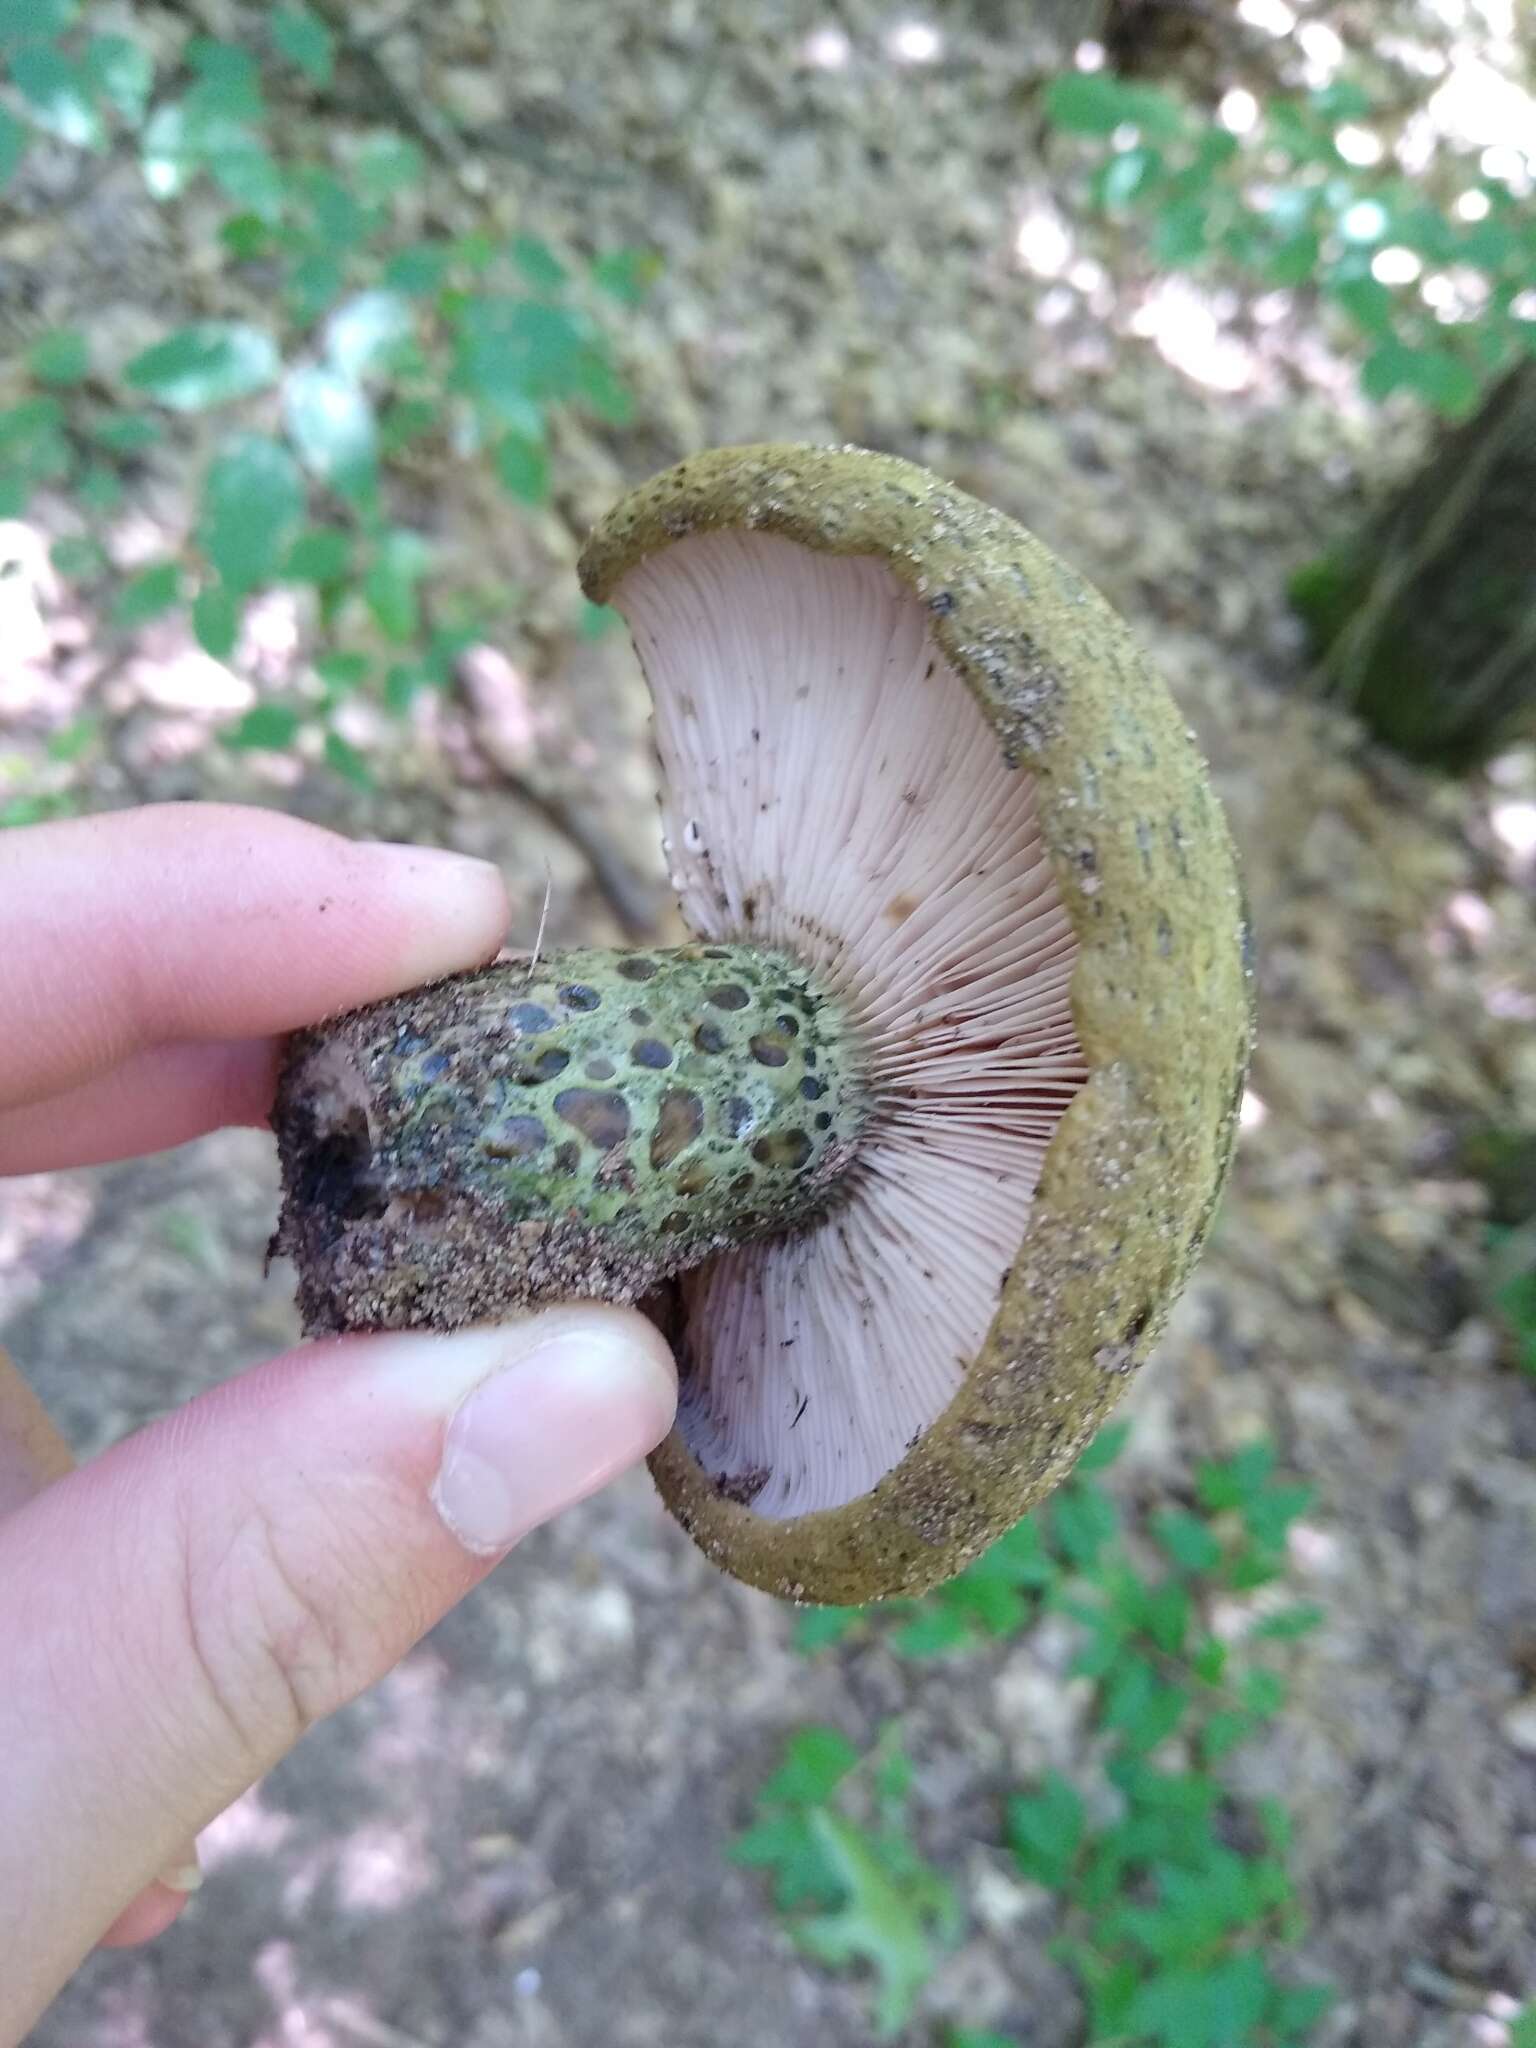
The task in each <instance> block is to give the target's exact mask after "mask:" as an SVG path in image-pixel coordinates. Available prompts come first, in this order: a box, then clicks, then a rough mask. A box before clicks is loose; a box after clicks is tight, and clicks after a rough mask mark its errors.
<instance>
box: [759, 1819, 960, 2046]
mask: <svg viewBox="0 0 1536 2048" xmlns="http://www.w3.org/2000/svg"><path fill="white" fill-rule="evenodd" d="M809 1818H810V1827H811V1832H812V1835H813V1836H814V1838H815V1840H816V1841H817V1843H818V1844H819V1846H820V1847H821V1849H822V1850H823V1852H824V1853H825V1855H826V1858H827V1861H828V1863H829V1864H830V1865H831V1867H832V1869H833V1870H834V1871H835V1872H836V1874H837V1876H838V1878H839V1879H840V1880H841V1882H842V1884H843V1886H844V1888H845V1890H846V1892H847V1898H846V1900H845V1902H844V1903H843V1904H842V1905H840V1906H837V1907H834V1908H832V1909H830V1910H829V1911H827V1912H825V1913H821V1914H818V1915H817V1916H816V1917H815V1918H814V1919H810V1920H806V1921H803V1922H802V1923H801V1924H800V1925H799V1926H798V1927H796V1928H795V1930H794V1933H795V1939H796V1941H797V1942H798V1943H799V1945H800V1946H801V1947H802V1948H804V1949H805V1950H806V1951H807V1953H809V1954H810V1955H813V1956H814V1957H815V1958H816V1959H817V1961H818V1962H821V1963H825V1964H828V1965H829V1966H830V1967H831V1968H833V1969H842V1968H845V1967H846V1966H847V1965H848V1964H850V1963H865V1964H867V1965H868V1966H869V1968H870V1969H871V1970H872V1971H873V1972H874V1975H875V1978H876V1981H877V1986H878V1990H877V1995H876V2000H875V2013H874V2024H875V2031H876V2033H877V2034H878V2035H880V2036H881V2037H882V2038H887V2039H888V2038H889V2037H890V2036H891V2035H893V2034H896V2033H898V2032H899V2031H900V2029H901V2028H902V2027H903V2026H904V2025H905V2024H906V2022H907V2019H908V2018H909V2017H910V2015H911V2012H912V2009H913V2007H914V2006H915V2004H916V2003H917V1997H918V1994H919V1992H920V1991H921V1990H922V1989H923V1987H924V1985H925V1984H926V1983H927V1982H928V1979H929V1978H930V1977H931V1976H932V1975H933V1972H934V1969H935V1967H936V1964H937V1957H936V1954H935V1950H934V1944H933V1941H932V1938H931V1935H930V1928H931V1926H932V1923H933V1921H934V1920H935V1918H936V1917H938V1916H939V1915H940V1914H941V1913H942V1912H943V1910H944V1904H945V1903H946V1900H945V1894H946V1892H947V1887H945V1886H944V1885H943V1884H942V1881H941V1880H940V1879H938V1877H937V1876H936V1874H933V1873H925V1880H924V1881H922V1882H913V1881H911V1880H910V1879H909V1880H908V1881H906V1882H901V1881H898V1880H895V1879H893V1877H892V1875H891V1873H890V1872H889V1870H888V1869H887V1868H886V1867H885V1865H884V1864H883V1863H882V1861H881V1859H880V1857H879V1854H878V1853H877V1851H876V1849H875V1848H874V1846H873V1844H872V1843H871V1841H870V1838H869V1837H868V1836H867V1835H865V1834H864V1833H863V1832H862V1830H861V1829H859V1828H856V1827H855V1826H854V1825H853V1823H852V1822H851V1821H847V1820H844V1819H843V1818H842V1816H841V1815H840V1814H835V1813H829V1812H828V1811H827V1810H826V1808H825V1807H816V1808H814V1809H813V1810H812V1812H811V1814H810V1817H809Z"/></svg>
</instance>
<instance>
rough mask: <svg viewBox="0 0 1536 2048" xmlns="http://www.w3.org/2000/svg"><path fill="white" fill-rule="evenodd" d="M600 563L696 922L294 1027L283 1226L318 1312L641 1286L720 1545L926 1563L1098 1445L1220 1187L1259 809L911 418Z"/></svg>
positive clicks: (679, 1487) (470, 1312)
mask: <svg viewBox="0 0 1536 2048" xmlns="http://www.w3.org/2000/svg"><path fill="white" fill-rule="evenodd" d="M580 573H581V579H582V584H583V587H584V589H585V590H586V592H587V595H588V596H589V597H590V598H591V599H592V600H593V601H594V602H596V603H612V604H613V605H615V606H616V607H617V608H618V609H619V610H620V611H621V612H622V614H623V615H624V617H625V619H626V620H627V622H628V624H629V626H630V628H631V631H632V633H633V636H634V639H635V643H636V646H637V649H638V651H639V654H640V658H641V662H642V665H643V667H644V670H645V674H646V677H647V680H648V683H649V685H650V690H651V694H652V697H653V700H654V706H655V732H656V743H657V750H658V753H659V757H660V765H661V772H662V784H663V792H664V794H663V798H662V805H663V814H664V821H665V827H666V845H667V851H668V856H669V860H670V863H671V870H672V873H671V879H672V882H673V886H674V887H675V889H676V891H677V894H678V897H679V901H680V904H681V907H682V911H683V915H684V917H685V919H686V920H687V922H688V924H689V926H690V927H691V929H692V930H693V932H694V933H695V934H696V936H697V942H696V943H694V944H690V945H687V946H683V947H680V948H676V949H672V950H670V951H666V950H650V951H645V952H641V953H625V952H621V951H608V950H600V949H582V950H579V951H573V952H567V953H563V954H558V955H555V956H553V957H551V958H547V959H544V960H541V961H537V962H533V961H526V960H525V961H518V962H513V963H511V964H503V965H499V966H495V967H491V968H488V969H485V970H482V971H480V972H478V973H474V974H470V975H466V976H460V977H458V978H456V979H454V980H451V981H447V982H444V983H441V984H439V985H437V986H436V987H434V988H432V989H430V990H427V991H424V992H422V993H420V994H418V995H416V996H414V997H406V998H402V999H398V1000H395V1001H393V1002H388V1003H383V1004H379V1005H376V1006H374V1007H373V1008H372V1009H369V1010H365V1011H361V1012H358V1013H357V1014H356V1015H354V1016H351V1017H347V1018H343V1019H341V1020H339V1021H338V1022H336V1023H334V1024H331V1025H328V1026H325V1027H322V1028H320V1029H317V1030H313V1031H309V1032H305V1033H302V1034H300V1035H299V1037H298V1038H297V1039H296V1040H295V1041H294V1044H293V1047H292V1049H291V1052H290V1055H289V1058H288V1062H287V1065H286V1069H285V1074H284V1078H283V1081H282V1085H281V1088H280V1093H279V1102H278V1107H277V1110H276V1112H275V1119H274V1120H275V1124H276V1128H277V1132H278V1137H279V1145H280V1151H281V1156H282V1160H283V1167H284V1182H285V1203H284V1209H283V1216H282V1220H281V1223H280V1226H279V1233H278V1238H277V1240H276V1243H277V1245H278V1246H279V1248H281V1249H285V1250H289V1251H292V1252H293V1253H294V1254H295V1255H296V1257H297V1260H298V1263H299V1268H300V1300H301V1304H302V1307H303V1310H304V1315H305V1321H306V1324H307V1326H308V1327H309V1328H310V1329H311V1330H334V1329H340V1328H356V1327H373V1328H376V1327H381V1326H383V1327H388V1326H398V1325H402V1324H421V1323H426V1324H432V1325H438V1326H452V1325H453V1324H456V1323H459V1322H463V1321H466V1320H472V1319H480V1318H484V1317H486V1316H490V1315H492V1314H495V1313H497V1312H500V1311H504V1310H507V1309H514V1308H520V1307H524V1306H527V1305H529V1304H531V1303H536V1302H541V1301H546V1300H551V1299H561V1298H569V1297H572V1296H580V1295H600V1296H603V1297H605V1298H607V1299H610V1300H616V1301H639V1302H642V1303H643V1304H644V1305H645V1306H646V1308H647V1309H648V1310H649V1311H650V1312H651V1313H652V1314H653V1315H654V1316H655V1317H656V1318H657V1320H658V1321H660V1322H661V1324H662V1326H663V1328H665V1329H666V1331H667V1333H668V1334H669V1336H670V1337H671V1339H672V1341H673V1343H674V1345H675V1348H676V1350H677V1353H678V1357H679V1361H680V1366H681V1374H682V1395H681V1402H680V1406H679V1412H678V1420H677V1426H676V1429H675V1430H674V1432H673V1434H672V1435H671V1436H670V1437H669V1438H668V1440H667V1442H666V1443H665V1444H663V1445H662V1447H661V1448H660V1449H659V1450H658V1451H657V1452H656V1454H655V1456H654V1458H653V1460H652V1470H653V1472H654V1475H655V1478H656V1481H657V1484H658V1486H659V1488H660V1491H661V1494H662V1497H663V1499H664V1500H665V1502H666V1504H667V1506H668V1507H669V1508H670V1509H671V1511H672V1513H673V1514H674V1515H675V1516H676V1517H677V1519H678V1520H679V1521H680V1522H681V1523H682V1525H683V1526H684V1528H686V1529H687V1530H688V1531H689V1533H690V1534H691V1535H692V1536H693V1537H694V1539H695V1540H696V1541H697V1542H698V1543H699V1544H700V1545H701V1547H702V1548H703V1549H704V1550H705V1551H706V1552H707V1554H708V1555H709V1556H710V1557H712V1558H713V1559H715V1560H716V1562H717V1563H719V1564H720V1565H721V1566H723V1567H724V1568H725V1569H726V1570H727V1571H729V1572H732V1573H734V1574H735V1575H736V1576H737V1577H739V1578H741V1579H744V1580H746V1581H748V1582H749V1583H751V1584H753V1585H756V1586H761V1587H764V1588H766V1589H768V1590H770V1591H772V1592H775V1593H778V1594H782V1595H786V1596H789V1597H791V1598H794V1599H797V1600H818V1601H831V1602H838V1603H857V1602H862V1601H866V1600H871V1599H876V1598H880V1597H883V1596H886V1595H891V1594H897V1593H904V1594H910V1593H915V1592H920V1591H922V1590H924V1589H926V1588H927V1587H929V1586H932V1585H934V1584H935V1583H936V1582H937V1581H939V1580H940V1579H942V1578H944V1577H946V1576H947V1575H949V1574H950V1573H952V1572H954V1571H956V1570H958V1569H959V1568H960V1567H961V1566H962V1565H964V1564H965V1563H966V1562H967V1561H968V1560H969V1559H970V1558H972V1557H974V1556H975V1555H976V1554H977V1553H978V1552H979V1551H980V1550H981V1549H982V1548H983V1547H984V1546H985V1545H986V1544H987V1543H989V1542H990V1541H991V1540H992V1539H993V1538H995V1537H996V1536H998V1535H1000V1534H1001V1533H1002V1532H1003V1530H1005V1529H1006V1528H1007V1527H1009V1526H1010V1524H1011V1523H1012V1522H1014V1521H1015V1520H1016V1519H1017V1518H1018V1516H1019V1515H1020V1514H1022V1513H1023V1512H1024V1511H1025V1510H1026V1509H1028V1508H1029V1507H1030V1506H1032V1505H1033V1504H1034V1503H1035V1502H1036V1501H1038V1500H1039V1499H1041V1498H1042V1497H1043V1496H1044V1495H1045V1493H1047V1492H1048V1491H1049V1489H1050V1488H1051V1487H1053V1486H1054V1485H1055V1484H1056V1483H1057V1482H1058V1481H1059V1480H1060V1479H1061V1478H1062V1477H1063V1476H1064V1475H1065V1474H1066V1472H1067V1471H1068V1470H1069V1469H1070V1467H1071V1465H1072V1464H1073V1462H1074V1460H1075V1459H1076V1457H1077V1456H1078V1454H1079V1453H1080V1452H1081V1451H1082V1449H1083V1448H1084V1447H1085V1445H1086V1444H1087V1443H1088V1442H1089V1440H1090V1439H1091V1437H1092V1436H1093V1434H1094V1432H1095V1430H1096V1429H1097V1428H1098V1426H1099V1424H1100V1423H1101V1422H1102V1421H1103V1419H1104V1417H1105V1415H1106V1414H1107V1412H1108V1411H1109V1409H1110V1408H1111V1407H1112V1405H1113V1404H1114V1403H1115V1401H1116V1400H1117V1399H1118V1398H1119V1396H1120V1394H1121V1393H1122V1392H1123V1391H1124V1389H1125V1386H1126V1384H1127V1380H1128V1377H1129V1375H1130V1373H1131V1371H1132V1369H1133V1368H1134V1367H1135V1366H1136V1365H1137V1364H1138V1363H1139V1362H1140V1361H1141V1360H1142V1359H1143V1358H1144V1357H1145V1356H1146V1354H1147V1352H1148V1350H1149V1349H1150V1347H1151V1346H1152V1344H1153V1342H1154V1341H1155V1339H1156V1337H1157V1335H1158V1333H1159V1331H1160V1330H1161V1329H1162V1327H1163V1324H1164V1322H1165V1319H1166V1317H1167V1314H1168V1310H1169V1308H1170V1306H1171V1304H1172V1302H1173V1300H1174V1299H1175V1297H1176V1296H1177V1294H1178V1292H1179V1290H1180V1288H1181V1287H1182V1285H1183V1283H1184V1281H1185V1279H1186V1278H1187V1276H1188V1274H1189V1271H1190V1268H1191V1266H1192V1265H1193V1262H1194V1260H1195V1258H1196V1256H1197V1254H1198V1252H1199V1249H1200V1246H1201V1244H1202V1242H1203V1240H1204V1238H1205V1235H1206V1232H1207V1230H1208V1229H1209V1226H1210V1222H1211V1217H1212V1214H1213V1212H1214V1210H1215V1207H1216V1202H1217V1199H1218V1196H1219V1193H1220V1190H1221V1186H1222V1182H1223V1180H1224V1177H1225V1174H1226V1169H1227V1165H1228V1162H1229V1159H1230V1156H1231V1150H1232V1143H1233V1134H1234V1131H1235V1127H1236V1117H1237V1107H1238V1102H1239V1098H1240V1095H1241V1091H1242V1084H1243V1078H1244V1074H1245V1070H1246V1066H1247V1060H1248V1051H1249V1043H1250V1037H1251V1022H1252V1019H1251V968H1250V963H1249V959H1248V940H1247V924H1246V918H1245V914H1244V907H1243V900H1242V893H1241V889H1240V885H1239V881H1238V876H1237V871H1236V866H1235V863H1234V859H1233V853H1232V847H1231V843H1230V840H1229V837H1228V834H1227V830H1226V826H1225V822H1224V820H1223V818H1222V815H1221V811H1220V809H1219V806H1218V804H1217V802H1216V799H1215V797H1214V796H1213V794H1212V792H1211V789H1210V786H1209V783H1208V781H1207V778H1206V774H1205V770H1204V766H1203V764H1202V762H1201V760H1200V757H1199V755H1198V754H1197V752H1196V750H1195V747H1194V745H1193V742H1192V739H1191V736H1190V735H1189V733H1188V732H1187V731H1186V730H1185V728H1184V726H1183V724H1182V722H1181V721H1180V719H1179V717H1178V715H1177V713H1176V711H1175V709H1174V707H1173V704H1172V702H1171V701H1170V699H1169V697H1168V695H1167V693H1166V691H1165V690H1164V688H1163V686H1162V684H1161V683H1160V682H1159V681H1158V680H1157V679H1156V678H1155V677H1154V676H1153V674H1152V673H1151V672H1150V671H1149V669H1148V667H1147V666H1146V664H1145V662H1144V660H1143V659H1142V657H1141V655H1140V654H1139V653H1138V652H1137V650H1136V648H1135V646H1134V644H1133V643H1132V641H1131V639H1130V636H1129V634H1128V633H1127V631H1126V629H1125V627H1124V626H1123V625H1122V623H1121V621H1120V620H1119V619H1118V618H1117V616H1116V615H1115V614H1114V613H1113V612H1112V611H1111V610H1110V608H1109V607H1108V605H1106V604H1105V602H1104V601H1103V599H1102V598H1101V597H1099V595H1098V594H1097V593H1096V592H1095V591H1094V590H1093V589H1092V588H1091V587H1090V586H1089V585H1088V584H1086V583H1085V582H1084V581H1083V580H1082V579H1081V578H1080V577H1078V576H1077V575H1075V574H1074V573H1073V572H1072V571H1071V570H1070V569H1068V568H1066V567H1065V566H1064V565H1063V564H1062V563H1061V562H1059V561H1058V560H1057V559H1056V558H1055V557H1054V556H1053V555H1051V554H1050V553H1049V552H1048V551H1047V550H1046V549H1045V548H1044V547H1043V546H1042V545H1041V544H1040V543H1039V542H1038V541H1037V540H1035V539H1034V538H1033V537H1032V536H1031V535H1030V534H1028V533H1026V532H1025V531H1024V530H1023V529H1022V528H1021V527H1019V526H1018V525H1016V524H1015V523H1014V522H1013V521H1012V520H1010V519H1008V518H1006V517H1004V516H1003V515H1002V514H1001V513H999V512H996V511H994V510H992V509H990V508H989V507H987V506H984V505H982V504H980V503H979V502H977V501H976V500H975V499H973V498H970V497H968V496H966V495H965V494H963V493H962V492H960V491H958V490H955V489H953V488H951V487H950V486H948V485H946V484H944V483H942V482H940V481H939V480H938V479H937V478H935V477H933V476H932V475H930V474H929V473H928V472H927V471H925V470H922V469H919V468H917V467H915V466H914V465H912V464H910V463H907V462H903V461H899V460H896V459H894V458H892V457H889V456H884V455H876V454H870V453H868V452H865V451H863V450H858V449H826V448H808V447H806V448H802V447H792V446H762V447H748V448H732V449H723V450H718V451H716V452H713V453H711V454H707V455H702V456H699V457H696V458H694V459H693V460H690V461H687V462H683V463H680V464H679V465H677V467H676V468H674V469H671V470H669V471H667V472H666V473H665V474H664V475H662V476H660V477H657V478H655V479H653V480H652V481H651V482H650V483H648V484H646V485H643V486H642V487H640V488H639V489H637V490H635V491H634V492H632V493H631V494H630V495H629V496H628V497H626V498H625V499H624V500H623V501H622V502H621V503H620V504H619V505H618V506H617V507H616V508H615V509H614V510H613V511H612V512H611V513H610V514H609V515H608V517H607V518H606V519H605V520H604V521H603V522H602V523H601V524H600V525H599V527H598V528H597V530H596V532H595V533H594V534H593V535H592V538H591V540H590V541H589V543H588V545H587V548H586V550H585V553H584V554H583V556H582V560H581V565H580Z"/></svg>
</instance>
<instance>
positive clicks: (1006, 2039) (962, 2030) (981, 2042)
mask: <svg viewBox="0 0 1536 2048" xmlns="http://www.w3.org/2000/svg"><path fill="white" fill-rule="evenodd" d="M944 2048H1021V2044H1020V2043H1019V2042H1018V2041H1016V2040H1015V2039H1014V2038H1013V2036H1012V2035H1011V2034H989V2033H987V2032H986V2031H985V2029H983V2028H977V2027H951V2028H950V2030H949V2032H948V2033H947V2034H946V2035H945V2037H944Z"/></svg>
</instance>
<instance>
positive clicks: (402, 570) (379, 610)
mask: <svg viewBox="0 0 1536 2048" xmlns="http://www.w3.org/2000/svg"><path fill="white" fill-rule="evenodd" d="M430 562H431V552H430V550H429V549H428V547H427V544H426V542H425V541H424V540H423V539H422V537H421V535H420V534H417V533H407V532H404V531H402V530H400V529H398V528H397V529H394V530H392V531H391V532H389V533H386V534H385V535H384V538H383V540H382V542H381V544H380V547H379V551H378V553H377V554H376V555H375V556H374V559H373V560H372V562H370V563H369V565H368V571H367V574H366V575H365V576H364V578H363V597H364V599H365V601H366V603H367V606H368V609H369V611H370V612H371V613H372V614H373V617H374V620H375V623H376V624H377V625H378V628H379V631H380V632H381V633H383V634H384V636H385V638H386V639H389V640H393V641H394V642H395V643H396V644H397V645H403V644H404V643H405V642H406V641H408V640H411V639H413V638H414V637H415V633H416V628H417V624H418V620H419V612H418V607H417V602H416V585H417V583H418V582H419V581H420V579H421V577H422V576H423V575H425V573H426V571H427V569H428V567H429V565H430Z"/></svg>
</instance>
